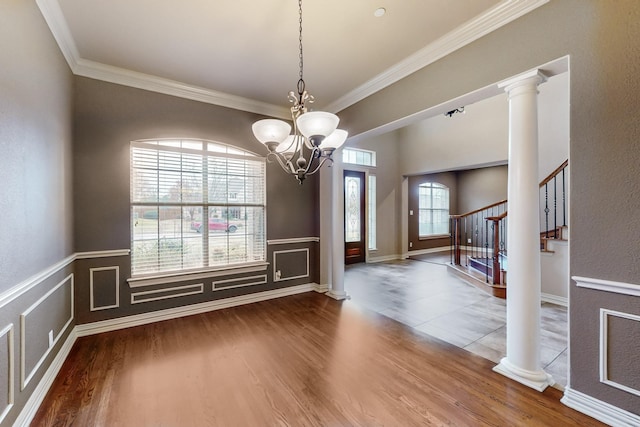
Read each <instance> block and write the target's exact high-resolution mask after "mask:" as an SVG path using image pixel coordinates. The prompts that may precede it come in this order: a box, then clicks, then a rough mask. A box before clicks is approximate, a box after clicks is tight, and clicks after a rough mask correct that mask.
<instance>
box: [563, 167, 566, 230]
mask: <svg viewBox="0 0 640 427" xmlns="http://www.w3.org/2000/svg"><path fill="white" fill-rule="evenodd" d="M566 168H567V167H566V166H565V167H564V168H563V169H562V226H563V227H566V226H567V218H566V213H567V201H566V198H565V192H564V191H565V190H564V171H565V169H566Z"/></svg>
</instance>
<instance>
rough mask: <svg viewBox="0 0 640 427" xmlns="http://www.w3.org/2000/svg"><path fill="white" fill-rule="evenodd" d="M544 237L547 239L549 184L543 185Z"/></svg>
mask: <svg viewBox="0 0 640 427" xmlns="http://www.w3.org/2000/svg"><path fill="white" fill-rule="evenodd" d="M544 230H545V232H544V235H545V237H546V238H547V239H548V238H549V184H545V185H544Z"/></svg>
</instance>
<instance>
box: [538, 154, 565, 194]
mask: <svg viewBox="0 0 640 427" xmlns="http://www.w3.org/2000/svg"><path fill="white" fill-rule="evenodd" d="M567 166H569V159H567V160H565V161H564V162H562V164H561V165H560V166H558V167H557V168H556V169H555V170H554V171H553V172H551V173H550V174H549V176H547V177H546V178H545V179H543V180H542V181H541V182H540V188H542V186H543V185H545V184H548V183H549V182H550V181H551V180H552V179H553V178H554V177H555V176H556V175H558V174H559V173H560V172H562V169H564V168H566V167H567Z"/></svg>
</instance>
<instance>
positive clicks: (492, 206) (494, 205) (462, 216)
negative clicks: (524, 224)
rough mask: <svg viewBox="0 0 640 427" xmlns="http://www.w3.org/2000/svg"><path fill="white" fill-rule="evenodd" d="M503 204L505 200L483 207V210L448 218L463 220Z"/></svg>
mask: <svg viewBox="0 0 640 427" xmlns="http://www.w3.org/2000/svg"><path fill="white" fill-rule="evenodd" d="M503 203H507V200H506V199H505V200H501V201H499V202H496V203H492V204H490V205H488V206H485V207H483V208H480V209H476V210H475V211H471V212H467V213H464V214H460V215H449V216H450V217H451V218H464V217H465V216H470V215H473V214H477V213H478V212H482V211H484V210H487V209H491V208H494V207H496V206H498V205H501V204H503Z"/></svg>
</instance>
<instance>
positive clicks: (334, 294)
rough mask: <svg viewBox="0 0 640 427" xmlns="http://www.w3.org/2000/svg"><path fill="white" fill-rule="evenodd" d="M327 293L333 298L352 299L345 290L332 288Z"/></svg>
mask: <svg viewBox="0 0 640 427" xmlns="http://www.w3.org/2000/svg"><path fill="white" fill-rule="evenodd" d="M325 295H326V296H328V297H330V298H333V299H335V300H338V301H340V300H343V299H351V297H350V296H349V295H347V293H346V292H345V291H334V290H330V291H329V292H327V293H326V294H325Z"/></svg>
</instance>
